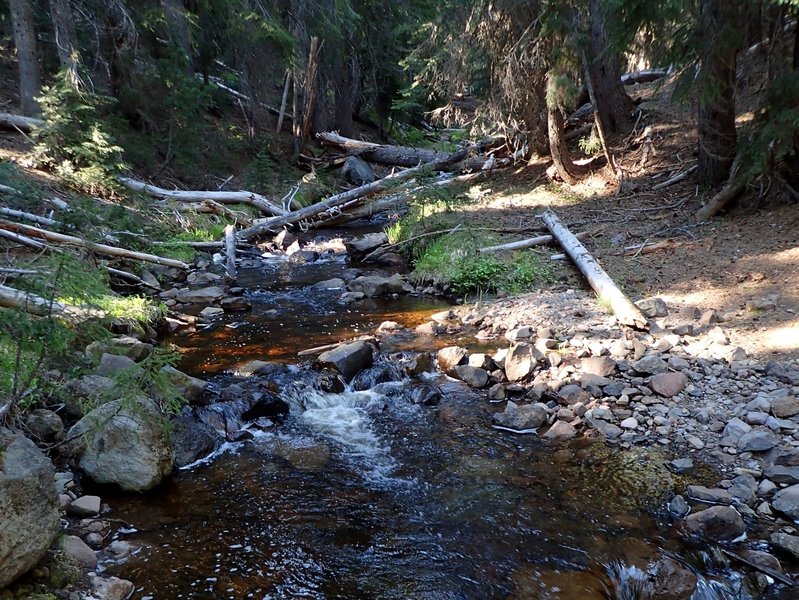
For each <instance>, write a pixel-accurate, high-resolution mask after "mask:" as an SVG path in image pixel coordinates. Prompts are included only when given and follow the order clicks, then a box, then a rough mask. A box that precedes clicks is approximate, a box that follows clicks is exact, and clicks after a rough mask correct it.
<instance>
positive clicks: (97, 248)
mask: <svg viewBox="0 0 799 600" xmlns="http://www.w3.org/2000/svg"><path fill="white" fill-rule="evenodd" d="M0 229H3V230H5V231H9V232H13V233H19V234H22V235H29V236H33V237H36V238H41V239H43V240H47V241H48V242H54V243H57V244H68V245H70V246H77V247H79V248H86V249H87V250H90V251H91V252H95V253H97V254H103V255H105V256H116V257H119V258H129V259H131V260H141V261H144V262H151V263H155V264H157V265H164V266H166V267H174V268H176V269H183V270H188V269H189V268H190V266H189V265H187V264H186V263H184V262H183V261H180V260H173V259H171V258H166V257H163V256H156V255H155V254H147V253H145V252H134V251H133V250H126V249H125V248H118V247H116V246H108V245H106V244H97V243H95V242H91V241H89V240H85V239H83V238H79V237H75V236H73V235H66V234H63V233H56V232H54V231H48V230H46V229H40V228H39V227H33V226H32V225H22V224H21V223H14V222H12V221H6V220H5V219H0Z"/></svg>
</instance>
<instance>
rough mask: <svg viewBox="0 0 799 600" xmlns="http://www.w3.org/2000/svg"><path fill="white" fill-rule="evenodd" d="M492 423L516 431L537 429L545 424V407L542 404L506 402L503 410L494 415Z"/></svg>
mask: <svg viewBox="0 0 799 600" xmlns="http://www.w3.org/2000/svg"><path fill="white" fill-rule="evenodd" d="M493 420H494V423H495V424H496V425H499V426H500V427H507V428H508V429H514V430H517V431H525V430H529V429H537V428H538V427H541V425H543V424H544V423H546V422H547V407H546V406H544V405H543V404H522V405H518V404H516V403H515V402H510V401H508V404H507V406H506V407H505V410H504V411H503V412H501V413H495V414H494V417H493Z"/></svg>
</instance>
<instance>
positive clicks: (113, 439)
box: [69, 398, 175, 492]
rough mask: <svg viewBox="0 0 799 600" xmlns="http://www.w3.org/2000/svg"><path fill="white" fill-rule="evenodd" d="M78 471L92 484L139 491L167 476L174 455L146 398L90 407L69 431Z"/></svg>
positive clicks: (152, 405) (156, 414)
mask: <svg viewBox="0 0 799 600" xmlns="http://www.w3.org/2000/svg"><path fill="white" fill-rule="evenodd" d="M69 437H70V438H75V441H74V442H73V444H72V452H73V454H74V456H75V457H76V459H77V461H78V467H79V468H80V469H81V470H82V471H83V472H84V473H86V474H87V475H88V476H89V477H91V478H92V479H93V480H94V481H96V482H97V483H113V484H116V485H118V486H119V487H121V488H122V489H123V490H127V491H132V492H143V491H145V490H149V489H151V488H154V487H155V486H157V485H158V484H159V483H161V481H162V480H163V479H164V477H166V476H167V475H169V474H170V473H171V472H172V469H173V468H174V466H175V455H174V452H173V450H172V444H171V442H170V439H169V434H168V433H167V431H166V429H165V427H164V423H163V417H162V416H161V414H160V413H159V411H158V407H156V405H155V403H154V402H153V401H152V400H150V399H148V398H136V399H133V400H125V401H123V400H115V401H113V402H109V403H107V404H104V405H102V406H100V407H98V408H95V409H94V410H93V411H91V412H90V413H89V414H87V415H86V416H85V417H83V418H82V419H81V420H80V421H78V422H77V423H76V424H75V425H74V426H73V427H72V428H71V429H70V430H69Z"/></svg>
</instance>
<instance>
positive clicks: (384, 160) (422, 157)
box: [316, 131, 447, 167]
mask: <svg viewBox="0 0 799 600" xmlns="http://www.w3.org/2000/svg"><path fill="white" fill-rule="evenodd" d="M316 137H318V138H319V140H321V142H322V143H323V144H326V145H328V146H336V147H337V148H341V149H343V150H346V151H347V152H348V153H349V154H352V155H355V156H360V157H361V158H362V159H364V160H365V161H368V162H373V163H378V164H381V165H389V166H397V167H415V166H416V165H418V164H419V163H429V162H433V161H436V160H441V159H442V158H445V157H446V156H447V155H446V154H444V153H443V152H436V151H435V150H428V149H426V148H410V147H408V146H389V145H386V144H375V143H372V142H364V141H362V140H353V139H351V138H346V137H344V136H341V135H339V134H337V133H335V132H331V131H328V132H324V133H317V134H316Z"/></svg>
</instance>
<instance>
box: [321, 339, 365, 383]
mask: <svg viewBox="0 0 799 600" xmlns="http://www.w3.org/2000/svg"><path fill="white" fill-rule="evenodd" d="M374 352H375V348H374V346H373V345H372V344H370V343H369V342H365V341H358V342H352V343H350V344H343V345H341V346H339V347H337V348H334V349H333V350H328V351H327V352H323V353H322V354H321V355H320V356H319V358H318V359H317V362H318V363H319V364H320V365H321V366H324V367H332V368H333V369H335V370H336V371H338V372H339V373H341V374H342V375H343V376H344V377H345V378H346V379H347V381H349V380H350V379H352V378H353V377H355V374H356V373H357V372H358V371H360V370H362V369H365V368H367V367H370V366H371V365H372V361H373V360H374Z"/></svg>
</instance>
